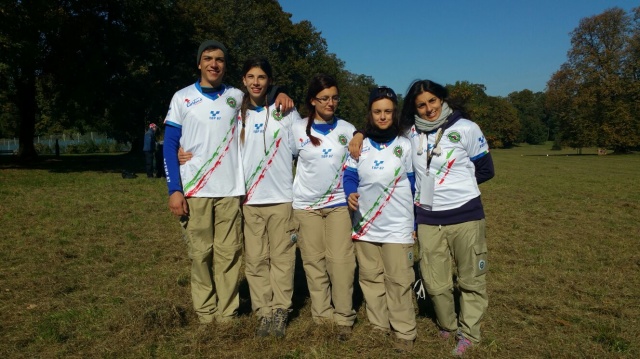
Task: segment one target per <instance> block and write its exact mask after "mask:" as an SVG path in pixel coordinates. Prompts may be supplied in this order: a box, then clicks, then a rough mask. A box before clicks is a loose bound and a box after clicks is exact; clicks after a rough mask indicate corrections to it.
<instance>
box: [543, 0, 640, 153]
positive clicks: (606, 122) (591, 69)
mask: <svg viewBox="0 0 640 359" xmlns="http://www.w3.org/2000/svg"><path fill="white" fill-rule="evenodd" d="M634 12H635V14H636V16H635V17H632V16H630V15H629V14H626V13H625V12H624V10H622V9H620V8H612V9H609V10H606V11H604V12H603V13H602V14H599V15H596V16H593V17H589V18H585V19H582V20H581V21H580V24H579V25H578V27H577V28H576V29H575V30H574V31H573V32H572V33H571V35H572V36H571V44H572V47H571V49H570V50H569V52H568V61H567V63H565V64H564V65H563V66H562V68H561V69H560V70H559V71H558V72H556V73H555V74H554V75H553V76H552V78H551V80H550V81H549V83H548V86H547V88H548V91H547V104H548V107H549V109H550V110H551V111H552V115H553V117H554V118H556V119H557V120H558V121H559V124H560V131H561V134H562V139H563V140H564V141H566V142H567V143H569V144H570V145H571V146H572V147H577V148H581V147H586V146H593V145H597V146H599V147H609V148H613V149H614V150H615V151H616V152H625V151H627V150H628V149H629V148H631V147H634V146H638V145H639V144H640V116H639V115H638V112H637V109H638V78H637V73H636V74H634V68H635V69H637V62H636V61H637V57H636V59H635V60H634V46H635V43H634V36H635V34H637V32H638V30H637V28H638V16H637V14H638V9H635V10H634ZM634 63H636V65H634ZM568 94H570V96H569V95H568Z"/></svg>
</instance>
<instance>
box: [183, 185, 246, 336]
mask: <svg viewBox="0 0 640 359" xmlns="http://www.w3.org/2000/svg"><path fill="white" fill-rule="evenodd" d="M187 203H188V205H189V215H188V216H185V217H183V218H182V219H181V224H182V228H183V229H184V235H185V240H186V242H187V245H188V248H189V258H191V297H192V299H193V308H194V309H195V311H196V314H198V317H199V319H200V322H202V323H209V322H211V321H212V320H213V319H216V320H217V321H221V322H224V321H228V320H230V319H232V318H233V317H235V316H236V314H237V311H238V306H239V305H240V298H239V296H238V284H239V280H240V266H241V264H242V232H241V231H242V215H241V213H240V198H238V197H221V198H196V197H192V198H187Z"/></svg>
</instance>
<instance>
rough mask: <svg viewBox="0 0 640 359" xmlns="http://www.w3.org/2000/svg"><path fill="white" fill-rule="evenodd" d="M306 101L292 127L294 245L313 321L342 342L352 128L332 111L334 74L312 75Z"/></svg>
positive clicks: (350, 257)
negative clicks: (346, 177)
mask: <svg viewBox="0 0 640 359" xmlns="http://www.w3.org/2000/svg"><path fill="white" fill-rule="evenodd" d="M305 102H306V106H307V109H308V113H309V116H308V117H307V118H306V119H304V120H302V121H297V122H296V123H295V124H294V126H293V133H294V138H295V139H296V152H297V156H298V167H297V169H296V176H295V179H294V181H293V211H294V216H295V218H296V220H297V221H298V223H299V225H300V228H299V234H300V236H299V238H298V247H299V248H300V252H301V255H302V261H303V265H304V270H305V274H306V277H307V285H308V287H309V294H310V297H311V315H312V317H313V320H314V321H315V322H316V323H335V324H337V329H338V335H339V338H340V339H342V340H344V339H347V338H348V336H349V334H350V333H351V328H352V326H353V323H354V321H355V318H356V314H355V311H354V309H353V302H352V294H353V281H354V272H355V267H356V260H355V254H354V247H353V242H352V241H351V221H350V218H349V212H348V209H347V202H346V198H345V195H344V191H343V189H342V176H343V171H344V163H345V161H346V158H347V144H348V143H349V140H351V138H352V135H353V132H354V130H355V128H354V127H353V125H351V124H350V123H348V122H346V121H345V120H343V119H340V118H338V117H336V115H335V111H336V109H337V107H338V103H339V102H340V96H339V92H338V86H337V83H336V81H335V79H334V78H333V77H331V76H329V75H323V74H321V75H317V76H315V77H314V78H313V79H312V80H311V82H310V84H309V88H308V91H307V96H306V101H305ZM332 303H333V306H332Z"/></svg>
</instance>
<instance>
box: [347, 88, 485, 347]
mask: <svg viewBox="0 0 640 359" xmlns="http://www.w3.org/2000/svg"><path fill="white" fill-rule="evenodd" d="M401 121H402V128H403V131H407V132H408V134H409V138H410V139H411V142H412V155H413V167H414V171H415V175H416V194H415V197H414V203H415V206H416V222H417V223H418V242H419V244H420V272H421V275H422V278H423V280H424V282H425V284H426V288H427V293H428V294H429V297H430V298H431V301H432V302H433V305H434V309H435V313H436V319H437V323H438V326H439V327H440V334H439V335H440V337H441V338H443V339H448V338H450V337H453V336H455V338H456V340H457V344H456V347H455V348H454V349H453V355H456V356H461V355H463V354H464V353H465V351H467V350H468V349H469V348H470V347H472V346H473V345H476V344H478V343H479V342H480V323H481V321H482V318H483V317H484V313H485V311H486V309H487V306H488V296H487V288H486V273H487V266H488V262H487V243H486V239H485V220H484V217H485V215H484V209H483V206H482V201H481V199H480V190H479V188H478V185H479V184H481V183H483V182H485V181H488V180H490V179H491V178H493V176H494V169H493V160H492V159H491V154H490V153H489V146H488V144H487V141H486V139H485V137H484V135H483V134H482V131H481V130H480V128H479V127H478V125H477V124H476V123H475V122H473V121H471V120H469V116H468V115H467V114H466V113H465V112H464V109H463V108H462V107H461V106H459V105H457V104H456V103H455V102H454V101H452V99H450V98H449V93H448V91H447V89H446V88H445V87H444V86H442V85H440V84H438V83H435V82H432V81H429V80H421V81H415V82H414V83H413V84H412V85H411V86H410V88H409V91H408V92H407V96H406V97H405V102H404V105H403V108H402V114H401ZM360 136H361V135H358V136H357V137H356V138H361V137H360ZM352 147H355V148H357V147H358V145H357V143H354V145H353V146H352ZM454 273H456V274H457V287H458V289H459V291H456V293H458V294H459V298H458V300H459V303H460V311H459V313H456V310H455V300H454V283H453V275H454Z"/></svg>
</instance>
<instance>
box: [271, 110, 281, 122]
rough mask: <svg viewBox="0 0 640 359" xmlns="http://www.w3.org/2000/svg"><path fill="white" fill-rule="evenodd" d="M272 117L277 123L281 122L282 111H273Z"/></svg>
mask: <svg viewBox="0 0 640 359" xmlns="http://www.w3.org/2000/svg"><path fill="white" fill-rule="evenodd" d="M271 116H273V119H274V120H276V121H280V120H282V117H283V116H282V111H281V112H278V111H276V109H273V111H271Z"/></svg>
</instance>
